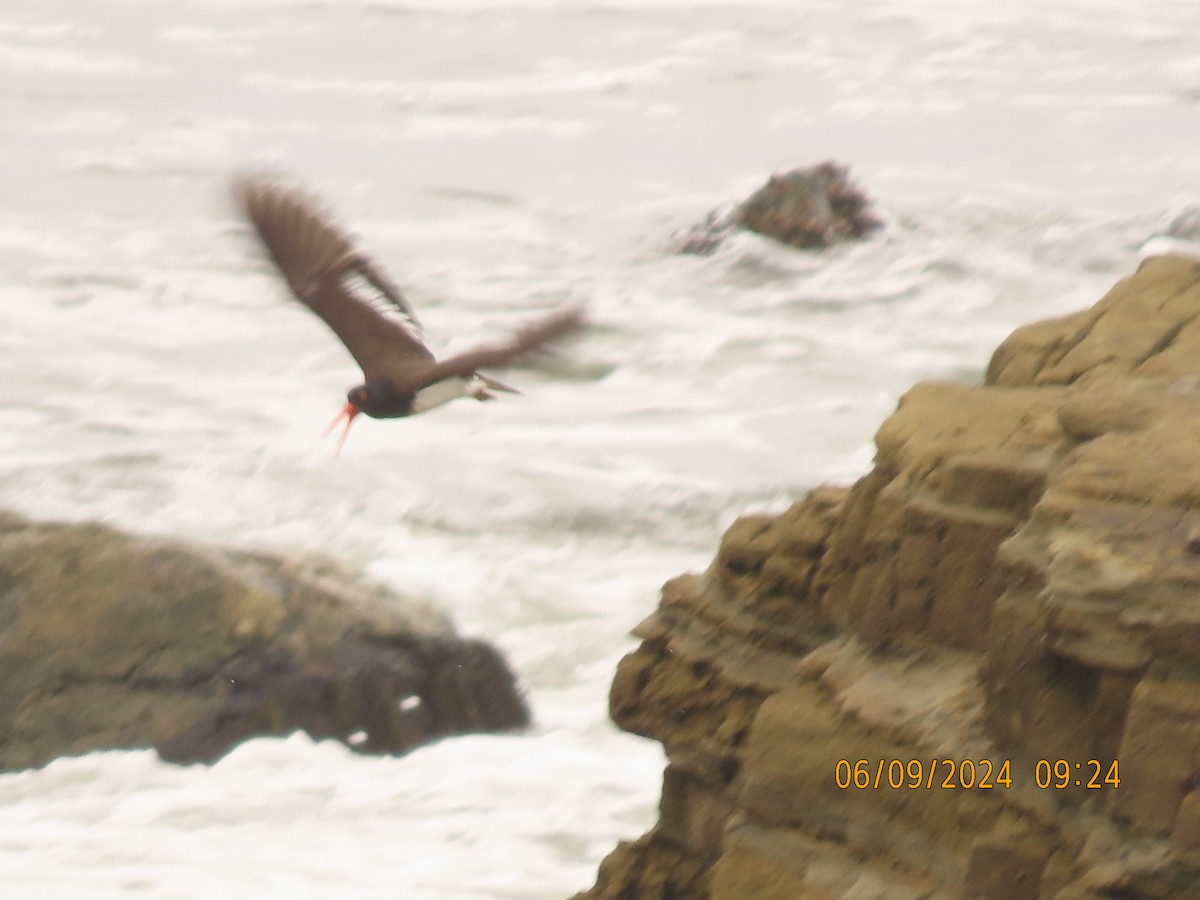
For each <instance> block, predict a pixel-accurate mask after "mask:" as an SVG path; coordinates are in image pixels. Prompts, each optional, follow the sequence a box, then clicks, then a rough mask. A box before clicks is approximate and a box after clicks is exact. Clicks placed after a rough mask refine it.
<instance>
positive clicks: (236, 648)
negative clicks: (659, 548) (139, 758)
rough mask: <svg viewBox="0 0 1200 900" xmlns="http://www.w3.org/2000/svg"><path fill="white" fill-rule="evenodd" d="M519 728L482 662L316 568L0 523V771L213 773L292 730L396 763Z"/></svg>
mask: <svg viewBox="0 0 1200 900" xmlns="http://www.w3.org/2000/svg"><path fill="white" fill-rule="evenodd" d="M528 722H529V711H528V709H527V707H526V705H525V703H524V701H523V699H522V697H521V695H520V692H519V690H518V688H517V685H516V682H515V679H514V677H513V674H512V672H511V671H510V670H509V668H508V666H507V664H506V663H505V661H504V659H503V658H502V657H501V656H500V654H499V653H498V652H497V651H496V650H495V649H494V648H493V647H491V646H490V645H488V644H486V643H483V642H481V641H474V640H467V639H464V638H462V637H460V636H458V635H457V634H456V633H455V631H454V628H453V626H452V625H451V623H450V621H449V619H448V618H447V617H446V616H445V614H444V613H442V612H441V611H440V610H438V609H437V608H436V607H434V606H432V605H430V604H427V603H424V602H421V601H417V600H413V599H410V598H403V597H400V596H397V595H396V594H395V593H393V592H391V591H390V590H388V589H386V588H384V587H383V586H381V585H379V584H377V583H373V582H370V581H368V580H366V579H363V578H361V577H358V576H355V575H352V574H350V573H348V572H346V571H343V570H341V569H339V568H338V567H336V566H335V565H333V564H332V563H329V562H327V561H318V560H288V559H280V558H276V557H271V556H267V555H258V554H251V553H240V552H235V551H229V550H221V549H216V548H212V547H204V546H199V545H189V544H185V543H182V542H176V541H167V540H160V539H152V538H145V537H136V536H132V535H128V534H124V533H121V532H119V531H116V530H114V529H112V528H109V527H107V526H103V525H99V524H94V523H85V524H57V523H55V524H43V523H32V522H28V521H26V520H24V519H20V518H18V517H15V516H12V515H10V514H0V769H19V768H25V767H29V766H38V765H43V764H45V763H47V762H49V761H50V760H52V759H54V758H56V757H59V756H66V755H76V754H81V753H87V752H90V751H93V750H101V749H113V748H134V747H155V748H156V749H157V750H158V751H159V753H160V754H161V755H162V757H163V758H164V759H167V760H170V761H173V762H181V763H182V762H212V761H214V760H216V759H218V758H219V757H220V756H222V755H223V754H225V753H226V752H228V751H229V750H231V749H232V748H233V747H234V746H236V745H237V744H238V743H240V742H241V741H244V740H246V739H248V738H252V737H256V736H261V735H285V734H289V733H291V732H293V731H295V730H297V729H302V730H304V731H307V732H308V733H309V734H311V735H312V736H313V737H314V738H326V737H334V738H338V739H339V740H342V741H344V742H346V743H347V744H349V745H351V746H353V747H354V749H356V750H358V751H361V752H366V753H403V752H405V751H407V750H410V749H412V748H414V747H416V746H418V745H420V744H423V743H426V742H428V741H431V740H435V739H437V738H440V737H444V736H447V735H452V734H460V733H465V732H478V731H497V730H505V729H511V728H516V727H519V726H523V725H526V724H528Z"/></svg>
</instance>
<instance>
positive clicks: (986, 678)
mask: <svg viewBox="0 0 1200 900" xmlns="http://www.w3.org/2000/svg"><path fill="white" fill-rule="evenodd" d="M1198 385H1200V262H1198V261H1196V260H1192V259H1188V258H1184V257H1162V258H1155V259H1151V260H1148V261H1146V262H1145V263H1144V264H1143V265H1142V266H1141V268H1140V269H1139V270H1138V272H1137V274H1136V275H1134V276H1132V277H1131V278H1128V279H1126V280H1124V281H1122V282H1121V283H1119V284H1118V285H1117V286H1116V287H1114V288H1113V289H1112V290H1111V291H1110V292H1109V293H1108V295H1107V296H1105V297H1104V298H1103V299H1102V300H1101V301H1100V302H1099V303H1098V304H1097V305H1096V306H1094V307H1093V308H1091V309H1089V310H1086V311H1083V312H1080V313H1077V314H1075V315H1072V316H1067V317H1064V318H1061V319H1055V320H1051V321H1046V322H1039V323H1037V324H1034V325H1030V326H1027V327H1025V328H1022V329H1019V330H1018V331H1017V332H1016V333H1014V334H1013V335H1012V336H1011V337H1010V338H1009V339H1008V340H1006V341H1005V342H1004V343H1003V344H1002V345H1001V346H1000V348H999V349H998V350H997V351H996V353H995V354H994V356H993V357H992V361H991V364H990V365H989V367H988V372H987V377H986V380H985V383H984V384H983V385H980V386H967V385H962V384H950V383H926V384H920V385H917V386H916V387H915V388H913V389H912V390H911V391H909V392H908V394H906V395H905V396H904V398H903V399H902V400H901V401H900V405H899V408H898V409H897V410H896V412H895V413H894V414H893V415H892V416H891V417H890V418H889V419H888V420H887V421H885V422H884V423H883V425H882V427H881V428H880V429H879V432H878V435H877V437H876V443H877V446H878V453H877V456H876V463H875V468H874V470H873V471H872V472H871V473H870V474H868V475H866V476H865V477H863V478H862V479H860V480H859V481H858V482H857V483H856V484H855V485H854V486H853V487H851V488H849V489H832V488H822V489H819V490H817V491H814V492H813V493H811V494H810V495H809V496H808V497H806V498H804V499H802V500H801V501H800V502H798V503H797V504H796V505H794V506H793V507H792V508H791V509H790V510H788V511H787V512H785V513H783V514H782V515H780V516H750V517H746V518H743V519H741V520H739V521H738V522H736V523H734V525H733V526H732V527H731V528H730V529H729V531H728V532H727V534H726V535H725V538H724V540H723V541H722V543H721V547H720V551H719V552H718V555H717V558H716V559H715V560H714V562H713V564H712V566H711V567H710V568H709V569H708V571H707V572H705V573H704V574H702V575H686V576H682V577H680V578H676V579H674V580H672V581H671V582H668V584H667V585H666V586H665V588H664V589H663V596H662V601H661V603H660V606H659V608H658V610H657V612H655V613H654V614H653V615H651V616H650V617H649V618H648V619H647V620H646V621H645V622H643V623H642V624H641V625H639V626H638V628H637V629H636V631H635V634H636V635H637V636H638V637H640V638H641V639H642V644H641V645H640V647H639V648H638V649H637V650H636V651H634V652H633V653H632V654H630V655H629V656H627V657H626V658H625V659H624V660H623V661H622V662H621V664H620V666H619V668H618V670H617V675H616V678H615V679H614V681H613V686H612V692H611V697H610V708H611V713H612V717H613V719H614V721H616V722H617V723H618V724H619V725H620V726H621V727H623V728H625V729H626V730H628V731H632V732H634V733H636V734H642V735H647V736H650V737H653V738H655V739H657V740H660V741H661V742H662V743H663V745H664V747H665V748H666V751H667V756H668V766H667V769H666V772H665V773H664V776H663V789H662V802H661V806H660V813H659V821H658V824H657V825H656V826H655V827H654V829H653V830H652V831H651V832H650V833H649V834H647V835H646V836H645V837H643V838H642V839H641V840H639V841H637V842H636V843H629V844H622V845H621V846H619V847H618V848H617V849H616V850H615V851H614V852H613V853H612V854H611V855H610V856H609V857H608V859H606V860H605V861H604V863H603V864H602V865H601V867H600V871H599V876H598V878H597V882H596V885H595V886H594V887H593V888H592V889H591V890H590V891H588V892H587V893H586V894H582V895H580V897H586V898H592V900H599V898H618V897H638V898H645V900H661V898H667V897H670V898H676V900H679V898H713V900H734V898H737V900H741V898H745V897H755V898H780V900H783V898H794V897H843V896H856V897H857V896H867V895H870V896H872V897H881V898H912V897H918V896H921V897H935V896H946V897H959V896H969V897H984V898H1018V897H1019V898H1059V900H1065V898H1072V900H1082V898H1095V900H1099V898H1102V897H1113V896H1122V897H1155V898H1158V897H1161V898H1168V897H1195V896H1198V894H1197V885H1200V553H1198V552H1197V548H1198V547H1200V387H1198ZM985 785H986V786H985Z"/></svg>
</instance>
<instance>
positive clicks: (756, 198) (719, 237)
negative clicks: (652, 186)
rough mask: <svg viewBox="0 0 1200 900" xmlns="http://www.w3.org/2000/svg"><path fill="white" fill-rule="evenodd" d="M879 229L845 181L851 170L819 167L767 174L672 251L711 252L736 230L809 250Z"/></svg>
mask: <svg viewBox="0 0 1200 900" xmlns="http://www.w3.org/2000/svg"><path fill="white" fill-rule="evenodd" d="M879 227H881V223H880V222H879V220H878V219H876V218H875V217H874V216H873V215H871V212H870V201H869V200H868V199H867V196H866V194H864V193H863V192H862V190H861V189H859V188H858V187H857V186H856V185H855V184H854V183H853V182H852V181H851V180H850V170H849V169H848V168H847V167H845V166H841V165H838V164H837V163H835V162H823V163H820V164H818V165H815V166H809V167H807V168H802V169H792V170H791V171H790V172H784V173H782V174H775V175H772V176H771V177H770V179H768V181H767V183H766V184H765V185H763V186H762V187H761V188H759V189H758V190H757V191H755V192H754V193H753V194H751V195H750V197H749V198H747V199H746V200H744V201H743V202H742V203H740V204H738V205H737V206H734V207H732V208H730V209H725V210H714V211H713V212H711V213H709V214H708V217H707V218H706V219H705V220H704V222H702V223H701V224H700V225H698V226H696V227H695V228H692V229H691V230H690V231H688V232H687V233H685V234H684V235H682V236H681V237H680V238H679V239H678V241H677V244H676V249H677V250H678V252H680V253H696V254H707V253H712V252H713V251H714V250H715V249H716V248H717V247H718V246H719V245H720V243H721V241H723V240H724V239H725V237H726V236H727V235H728V234H729V233H730V232H731V231H733V230H734V229H735V228H746V229H748V230H750V231H754V232H757V233H759V234H762V235H765V236H767V237H769V238H773V239H775V240H777V241H779V242H780V243H781V244H787V245H788V246H790V247H797V248H799V249H801V250H814V249H821V248H823V247H828V246H830V245H831V244H834V243H837V242H838V241H844V240H850V239H854V238H861V237H865V236H866V235H868V234H870V233H871V232H872V231H874V230H875V229H876V228H879Z"/></svg>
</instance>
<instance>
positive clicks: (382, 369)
mask: <svg viewBox="0 0 1200 900" xmlns="http://www.w3.org/2000/svg"><path fill="white" fill-rule="evenodd" d="M234 197H235V199H236V200H237V202H238V204H239V205H240V207H241V209H242V211H243V212H244V213H245V215H246V217H247V219H248V220H249V221H250V224H251V225H253V226H254V230H255V231H256V232H257V233H258V237H259V240H260V241H261V242H262V245H263V248H264V249H265V250H266V252H267V256H268V257H269V258H270V259H271V261H272V262H273V263H274V264H275V266H276V267H277V268H278V269H279V272H280V274H282V275H283V277H284V280H285V281H287V284H288V287H289V288H291V291H292V293H293V294H295V296H296V298H297V299H298V300H299V301H300V302H301V303H303V304H304V305H305V306H307V307H308V308H309V309H311V310H312V311H313V312H314V313H316V314H317V315H318V316H320V317H321V319H322V320H323V321H324V322H325V324H326V325H328V326H329V327H330V328H331V329H332V330H333V332H334V334H336V335H337V336H338V337H339V338H340V339H341V341H342V343H343V344H345V345H346V349H347V350H349V351H350V354H351V355H352V356H353V357H354V359H355V361H357V362H358V364H359V366H361V367H362V370H363V375H364V376H365V380H367V381H373V380H375V379H379V378H387V379H390V380H392V381H393V382H396V383H405V382H411V381H413V380H414V379H419V378H420V375H421V373H422V372H424V370H426V369H427V368H429V367H430V365H431V364H432V363H433V359H434V357H433V354H432V353H431V352H430V350H429V348H428V347H426V346H425V341H424V339H423V337H422V335H421V328H420V323H419V322H418V320H417V317H416V314H415V313H414V312H413V309H412V307H411V306H410V305H409V303H408V301H407V300H406V299H405V297H404V295H403V294H402V293H401V292H400V289H399V288H397V287H396V286H395V285H394V284H393V283H392V282H391V281H390V280H389V279H388V278H387V276H386V275H384V274H383V272H382V271H381V270H380V269H378V268H377V267H376V266H375V265H374V263H372V262H371V261H370V260H369V259H368V258H367V257H366V256H364V255H363V254H362V253H361V252H359V251H358V249H357V248H356V247H355V246H354V244H353V242H352V241H351V240H350V238H349V237H347V236H346V235H345V234H344V233H343V232H342V231H341V230H340V229H339V228H338V227H337V226H335V225H334V224H333V223H332V222H330V221H329V219H328V218H327V217H326V215H325V214H324V212H323V211H322V210H320V209H319V208H318V206H317V204H316V202H315V201H314V200H313V198H311V197H310V196H308V195H307V194H305V193H303V192H302V191H300V190H299V189H297V188H289V187H284V186H282V185H280V184H279V183H278V181H276V180H271V179H267V178H265V177H255V176H249V175H243V176H240V177H239V178H237V179H236V180H235V182H234Z"/></svg>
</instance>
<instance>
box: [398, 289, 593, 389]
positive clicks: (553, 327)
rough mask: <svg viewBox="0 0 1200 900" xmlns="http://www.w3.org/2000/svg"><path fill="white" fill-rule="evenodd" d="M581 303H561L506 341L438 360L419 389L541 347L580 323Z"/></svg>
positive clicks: (503, 363)
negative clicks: (562, 305)
mask: <svg viewBox="0 0 1200 900" xmlns="http://www.w3.org/2000/svg"><path fill="white" fill-rule="evenodd" d="M583 319H584V316H583V308H582V307H581V306H564V307H561V308H559V309H556V310H554V311H553V312H551V313H549V314H548V315H545V316H542V317H541V318H539V319H535V320H533V321H532V322H530V323H528V324H527V325H526V326H525V327H524V328H521V329H519V330H518V331H517V332H515V333H514V334H513V335H512V337H510V338H509V339H508V340H507V341H505V342H504V343H500V344H492V345H485V346H483V347H478V348H476V349H474V350H467V351H465V352H463V353H459V354H458V355H456V356H452V357H450V358H449V359H444V360H441V361H440V362H438V363H436V364H435V365H433V366H432V367H431V368H430V369H429V370H428V372H426V373H425V375H424V379H423V380H422V381H421V383H420V384H418V385H417V387H418V388H422V387H427V386H428V385H431V384H434V383H436V382H438V381H441V380H442V379H444V378H450V377H453V376H455V375H457V376H459V377H461V378H467V377H469V376H471V375H473V374H475V373H476V372H477V371H479V370H481V369H500V368H503V367H505V366H508V365H512V364H513V363H515V362H518V361H520V359H521V358H522V357H525V356H528V355H530V354H532V353H535V352H536V351H538V350H540V349H543V348H544V347H546V345H548V344H550V343H552V342H553V341H555V340H557V339H558V338H561V337H564V336H565V335H567V334H570V333H571V332H573V331H575V330H577V329H578V328H579V327H580V326H582V324H583Z"/></svg>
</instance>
